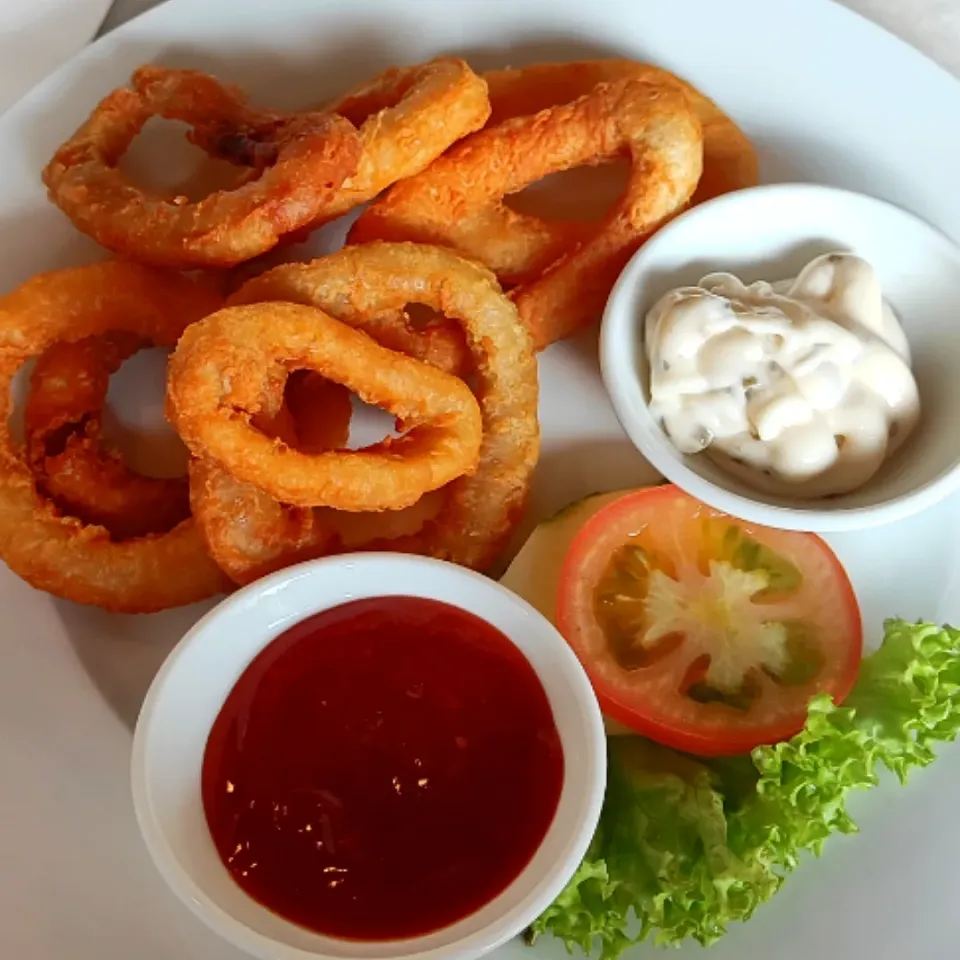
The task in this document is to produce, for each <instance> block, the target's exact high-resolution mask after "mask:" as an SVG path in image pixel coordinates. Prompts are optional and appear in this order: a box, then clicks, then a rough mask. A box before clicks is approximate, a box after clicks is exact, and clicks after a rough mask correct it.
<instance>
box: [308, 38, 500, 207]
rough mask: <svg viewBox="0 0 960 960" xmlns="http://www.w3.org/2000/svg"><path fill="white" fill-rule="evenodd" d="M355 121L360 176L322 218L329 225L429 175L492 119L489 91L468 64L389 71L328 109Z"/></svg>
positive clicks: (442, 60)
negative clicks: (445, 156) (462, 140)
mask: <svg viewBox="0 0 960 960" xmlns="http://www.w3.org/2000/svg"><path fill="white" fill-rule="evenodd" d="M324 109H326V110H330V111H331V112H333V113H338V114H340V115H341V116H343V117H346V118H347V119H348V120H349V121H350V122H351V123H353V124H354V125H355V126H356V127H357V129H358V130H359V132H360V139H361V140H362V141H363V153H362V155H361V157H360V166H359V168H358V169H357V172H356V173H355V174H354V175H353V176H351V177H349V178H348V179H347V181H346V182H345V183H344V184H343V187H342V188H341V190H340V191H339V193H338V196H337V198H336V199H335V200H334V201H333V203H332V204H331V205H330V206H329V207H328V208H327V210H326V211H325V212H324V215H323V217H322V218H321V220H322V221H323V222H326V221H328V220H332V219H334V218H335V217H338V216H340V215H341V214H342V213H346V212H347V210H352V209H353V208H354V207H356V206H359V205H360V204H361V203H366V202H367V201H368V200H372V199H373V198H374V197H375V196H377V194H378V193H380V192H381V191H382V190H385V189H386V188H387V187H389V186H390V184H392V183H395V182H396V181H397V180H403V179H405V178H406V177H412V176H415V175H416V174H418V173H420V172H421V171H422V170H425V169H426V168H427V167H428V166H429V165H430V164H431V163H432V162H433V161H434V160H435V159H436V158H437V157H439V156H440V154H442V153H443V152H444V150H446V149H447V148H448V147H449V146H450V145H451V144H453V143H456V141H457V140H459V139H460V138H461V137H465V136H466V135H467V134H468V133H473V132H474V131H475V130H479V129H480V128H481V127H482V126H483V125H484V123H486V120H487V117H488V116H489V115H490V101H489V100H488V99H487V85H486V83H484V81H483V80H482V79H481V78H480V77H478V76H477V74H475V73H474V72H473V71H472V70H471V69H470V67H469V66H468V65H467V64H466V63H465V62H464V61H463V60H457V59H456V58H454V57H438V58H437V59H435V60H429V61H427V62H426V63H421V64H417V65H415V66H411V67H390V69H388V70H384V71H383V73H380V74H378V75H377V76H376V77H374V78H373V79H372V80H370V81H369V82H368V83H365V84H363V85H362V86H360V87H357V88H356V89H354V90H351V91H350V92H349V93H348V94H346V95H345V96H344V97H341V98H340V99H339V100H335V101H334V102H333V103H329V104H327V105H326V106H325V108H324Z"/></svg>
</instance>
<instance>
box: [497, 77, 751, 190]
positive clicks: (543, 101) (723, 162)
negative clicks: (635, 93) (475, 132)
mask: <svg viewBox="0 0 960 960" xmlns="http://www.w3.org/2000/svg"><path fill="white" fill-rule="evenodd" d="M482 76H483V79H484V80H486V81H487V88H488V93H489V95H490V108H491V113H490V119H489V120H488V121H487V125H488V126H490V127H494V126H496V125H497V124H500V123H503V121H504V120H511V119H513V118H514V117H522V116H530V115H531V114H535V113H539V112H540V111H541V110H548V109H550V108H551V107H555V106H557V105H558V104H561V103H570V102H572V101H573V100H576V99H577V98H578V97H582V96H583V95H584V94H586V93H589V92H590V91H591V90H592V89H593V88H594V87H596V86H597V84H600V83H611V82H613V81H615V80H627V79H630V78H631V77H636V78H638V79H646V80H650V81H652V82H657V83H675V84H677V85H678V86H680V87H681V89H682V90H683V91H684V93H686V95H687V97H688V98H689V99H690V104H691V106H692V107H693V109H694V111H695V112H696V114H697V116H698V117H699V119H700V127H701V129H702V131H703V175H702V176H701V177H700V182H699V183H698V184H697V189H696V190H695V191H694V194H693V197H692V198H691V200H690V203H691V204H697V203H702V202H703V201H704V200H709V199H711V198H712V197H718V196H720V195H721V194H723V193H730V192H731V191H733V190H742V189H744V188H745V187H753V186H756V185H757V183H758V182H759V163H758V161H757V154H756V151H755V150H754V149H753V144H751V143H750V140H749V139H748V138H747V135H746V134H745V133H744V132H743V131H742V130H741V129H740V128H739V127H738V126H737V125H736V123H734V122H733V120H732V119H731V118H730V117H729V116H727V114H725V113H724V112H723V111H722V110H721V109H720V108H719V107H718V106H717V105H716V104H715V103H714V102H713V101H712V100H711V99H710V98H709V97H706V96H704V95H703V94H702V93H701V92H700V91H699V90H698V89H697V88H696V87H694V86H693V85H692V84H689V83H687V81H686V80H683V79H681V78H680V77H678V76H677V75H676V74H673V73H670V72H669V71H668V70H664V69H662V68H661V67H655V66H653V64H649V63H640V62H638V61H636V60H579V61H575V62H572V63H535V64H532V65H530V66H527V67H508V68H507V69H504V70H488V71H487V72H486V73H484V74H482Z"/></svg>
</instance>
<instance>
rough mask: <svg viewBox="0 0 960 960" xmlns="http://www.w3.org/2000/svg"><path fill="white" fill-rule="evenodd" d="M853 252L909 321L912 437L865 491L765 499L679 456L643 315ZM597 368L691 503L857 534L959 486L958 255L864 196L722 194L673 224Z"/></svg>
mask: <svg viewBox="0 0 960 960" xmlns="http://www.w3.org/2000/svg"><path fill="white" fill-rule="evenodd" d="M835 250H841V251H850V252H852V253H855V254H857V255H859V256H861V257H863V258H864V259H866V260H868V261H869V262H870V263H871V264H872V265H873V266H874V268H875V269H876V270H877V272H878V274H879V278H880V283H881V286H882V288H883V292H884V296H885V297H886V298H887V299H888V300H889V301H890V303H891V304H892V306H893V308H894V310H895V311H896V312H897V314H898V316H899V319H900V321H901V323H902V325H903V328H904V331H905V333H906V335H907V339H908V340H909V342H910V349H911V353H912V355H913V371H914V375H915V376H916V378H917V383H918V385H919V388H920V402H921V419H920V423H919V424H918V426H917V427H916V429H915V431H914V433H913V435H912V436H911V437H910V438H909V439H908V440H907V441H906V443H904V445H903V447H901V448H900V450H898V451H897V452H896V454H895V455H894V456H893V457H891V459H890V460H889V461H888V462H887V463H885V464H884V465H883V467H882V468H881V469H880V471H879V473H877V475H876V476H875V477H873V478H872V479H871V480H870V481H869V482H868V483H867V484H865V485H864V486H863V487H862V488H861V489H859V490H855V491H853V492H852V493H848V494H844V495H842V496H836V497H830V498H825V499H819V500H801V499H791V498H787V497H775V496H769V495H766V494H763V493H760V492H758V491H756V490H754V489H753V488H751V487H749V486H748V485H746V484H745V483H742V482H741V481H739V480H737V479H736V478H735V477H733V476H732V475H730V474H729V473H726V472H725V471H724V470H723V469H722V468H721V467H719V466H718V465H717V464H715V463H714V462H713V461H712V460H711V459H710V458H709V457H707V456H706V455H704V454H695V455H693V456H685V455H684V454H681V453H680V452H679V451H678V450H677V449H676V448H675V447H674V446H673V444H672V443H671V442H670V440H669V438H668V437H667V436H666V434H664V432H663V430H662V429H661V427H660V424H659V423H658V422H657V421H656V420H655V419H654V417H653V416H652V415H651V413H650V411H649V409H648V406H647V404H648V402H649V390H648V375H649V367H648V364H647V362H646V359H645V357H644V345H643V321H644V317H645V315H646V313H647V311H648V310H649V309H650V307H651V306H653V304H654V303H655V302H656V301H657V299H658V298H659V297H660V296H661V295H662V294H664V293H666V292H667V291H668V290H670V289H672V288H674V287H679V286H686V285H689V284H695V283H697V281H698V280H699V279H700V278H701V277H702V276H704V275H705V274H707V273H711V272H713V271H717V270H722V271H728V272H730V273H735V274H736V275H737V276H739V277H740V278H741V279H743V280H745V281H747V282H751V281H754V280H761V279H762V280H771V281H772V280H781V279H784V278H787V277H791V276H796V274H797V273H798V272H799V270H800V268H801V267H803V266H804V265H805V264H806V263H807V262H809V261H810V260H811V259H813V257H815V256H817V255H818V254H821V253H826V252H830V251H835ZM600 364H601V368H602V372H603V380H604V384H605V386H606V388H607V392H608V393H609V394H610V399H611V401H612V402H613V406H614V409H615V410H616V413H617V417H618V418H619V419H620V423H621V424H622V425H623V428H624V430H625V431H626V432H627V435H628V436H629V437H630V439H631V440H632V441H633V444H634V446H636V447H637V449H638V450H639V451H640V452H641V453H642V454H643V456H644V457H646V459H647V460H648V461H649V462H650V463H651V464H652V465H653V466H654V467H655V468H656V469H657V470H658V471H659V472H660V473H662V474H663V475H664V476H665V477H666V478H667V479H668V480H670V481H672V482H673V483H675V484H676V485H677V486H678V487H681V488H682V489H683V490H685V491H686V492H687V493H689V494H690V495H691V496H694V497H696V498H697V499H698V500H702V501H703V502H704V503H708V504H710V506H712V507H716V508H717V509H719V510H723V511H725V512H726V513H729V514H732V515H733V516H736V517H740V518H742V519H744V520H748V521H752V522H755V523H761V524H764V525H766V526H770V527H781V528H784V529H788V530H812V531H818V532H834V531H842V530H858V529H863V528H866V527H871V526H875V525H878V524H882V523H888V522H891V521H893V520H899V519H902V518H904V517H907V516H910V515H912V514H915V513H918V512H919V511H920V510H923V509H925V508H926V507H929V506H932V505H933V504H934V503H936V502H937V501H939V500H941V499H942V498H943V497H945V496H947V495H948V494H949V493H951V492H953V491H954V490H956V489H957V488H958V487H960V429H958V417H960V248H958V247H957V246H956V245H954V243H952V242H951V241H950V240H949V239H948V238H947V237H946V236H945V235H944V234H942V233H940V232H939V231H938V230H936V229H935V228H934V227H932V226H930V224H928V223H926V222H925V221H923V220H921V219H919V218H918V217H916V216H914V215H913V214H910V213H907V212H906V211H904V210H901V209H900V208H899V207H895V206H893V205H892V204H889V203H886V202H885V201H882V200H876V199H874V198H872V197H868V196H864V195H862V194H858V193H851V192H849V191H846V190H838V189H835V188H833V187H823V186H817V185H816V184H809V183H797V184H777V185H774V186H763V187H754V188H752V189H749V190H741V191H738V192H736V193H731V194H727V195H725V196H721V197H718V198H716V199H715V200H711V201H709V202H708V203H704V204H702V205H701V206H698V207H694V208H693V209H692V210H688V211H687V212H686V213H684V214H682V215H681V216H679V217H677V219H676V220H674V221H673V222H672V223H669V224H667V226H665V227H664V228H663V229H662V230H660V231H659V232H658V233H657V234H656V235H655V236H654V237H653V238H652V239H650V240H649V241H647V242H646V243H645V244H644V245H643V246H642V247H641V248H640V250H639V251H638V252H637V253H636V254H634V256H633V258H632V259H631V260H630V262H629V263H628V264H627V266H626V268H625V269H624V271H623V273H622V274H621V275H620V279H619V280H618V281H617V284H616V286H615V287H614V289H613V292H612V293H611V295H610V299H609V300H608V302H607V308H606V311H605V313H604V317H603V325H602V328H601V333H600Z"/></svg>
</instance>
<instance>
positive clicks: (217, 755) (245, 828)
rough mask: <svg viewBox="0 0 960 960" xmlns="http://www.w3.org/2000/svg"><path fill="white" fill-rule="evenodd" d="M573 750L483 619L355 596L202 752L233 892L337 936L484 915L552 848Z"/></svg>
mask: <svg viewBox="0 0 960 960" xmlns="http://www.w3.org/2000/svg"><path fill="white" fill-rule="evenodd" d="M562 781H563V751H562V748H561V744H560V739H559V735H558V733H557V728H556V725H555V724H554V720H553V714H552V712H551V709H550V705H549V702H548V701H547V697H546V694H545V693H544V690H543V687H542V686H541V684H540V681H539V679H538V678H537V676H536V674H535V673H534V671H533V668H532V667H531V666H530V664H529V663H528V662H527V660H526V659H525V657H524V656H523V655H522V654H521V653H520V651H519V650H518V649H517V648H516V646H514V644H513V643H511V642H510V640H508V639H507V638H506V637H505V636H504V635H503V634H502V633H500V631H498V630H497V629H496V628H494V627H492V626H491V625H490V624H488V623H486V622H485V621H483V620H481V619H479V618H478V617H475V616H473V615H472V614H470V613H467V612H465V611H463V610H460V609H458V608H456V607H452V606H449V605H447V604H444V603H439V602H437V601H433V600H425V599H421V598H416V597H383V598H377V599H370V600H359V601H354V602H352V603H348V604H345V605H343V606H340V607H336V608H334V609H332V610H327V611H324V612H323V613H320V614H317V615H315V616H313V617H310V618H309V619H307V620H304V621H303V622H301V623H299V624H297V625H296V626H295V627H293V628H292V629H290V630H288V631H287V632H286V633H284V634H282V635H281V636H280V637H278V638H277V639H276V640H274V641H273V642H272V643H271V644H270V645H269V646H267V647H266V648H265V649H264V650H263V651H262V652H261V653H260V654H259V655H258V656H257V657H256V659H254V660H253V662H252V663H251V664H250V666H249V667H248V668H247V670H246V671H245V672H244V674H243V675H242V676H241V677H240V679H239V680H238V682H237V684H236V686H235V687H234V688H233V690H232V691H231V693H230V694H229V696H228V697H227V700H226V702H225V703H224V705H223V708H222V709H221V711H220V714H219V716H218V717H217V719H216V721H215V722H214V725H213V728H212V729H211V731H210V736H209V739H208V741H207V746H206V753H205V755H204V762H203V774H202V790H203V803H204V808H205V811H206V817H207V823H208V824H209V827H210V832H211V835H212V837H213V840H214V843H215V844H216V847H217V850H218V851H219V853H220V856H221V858H222V859H223V862H224V863H225V864H226V866H227V869H228V870H229V871H230V874H231V875H232V876H233V878H234V879H235V880H236V882H237V883H238V884H239V885H240V886H241V887H242V888H243V889H244V890H245V891H246V892H247V893H248V894H249V895H250V896H252V897H254V898H255V899H256V900H258V901H259V902H260V903H262V904H263V905H264V906H266V907H268V908H269V909H271V910H272V911H274V912H275V913H277V914H279V915H281V916H283V917H286V918H287V919H289V920H292V921H294V922H296V923H298V924H300V925H302V926H304V927H307V928H309V929H311V930H314V931H317V932H320V933H323V934H327V935H329V936H337V937H344V938H350V939H357V940H384V939H394V938H402V937H412V936H417V935H420V934H424V933H428V932H430V931H432V930H436V929H439V928H441V927H443V926H447V925H448V924H450V923H453V922H455V921H457V920H459V919H462V918H463V917H465V916H467V915H469V914H471V913H473V912H474V911H476V910H477V909H479V908H480V907H482V906H483V905H484V904H485V903H487V902H489V901H490V900H491V899H493V898H494V897H495V896H496V895H497V894H499V893H500V892H501V891H502V890H504V889H505V888H506V887H507V886H508V885H509V884H510V883H511V881H513V880H514V879H515V878H516V877H517V876H518V875H519V873H520V872H521V871H522V870H523V868H524V867H525V866H526V864H527V863H528V862H529V860H530V858H531V857H532V856H533V854H534V852H535V851H536V849H537V847H538V846H539V845H540V843H541V842H542V840H543V838H544V836H545V834H546V832H547V829H548V828H549V826H550V823H551V822H552V820H553V816H554V814H555V812H556V809H557V803H558V801H559V798H560V790H561V785H562Z"/></svg>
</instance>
